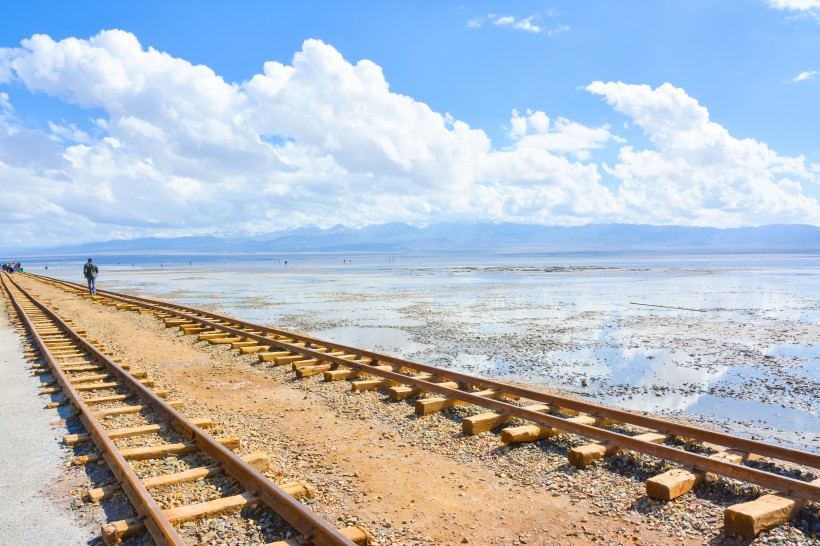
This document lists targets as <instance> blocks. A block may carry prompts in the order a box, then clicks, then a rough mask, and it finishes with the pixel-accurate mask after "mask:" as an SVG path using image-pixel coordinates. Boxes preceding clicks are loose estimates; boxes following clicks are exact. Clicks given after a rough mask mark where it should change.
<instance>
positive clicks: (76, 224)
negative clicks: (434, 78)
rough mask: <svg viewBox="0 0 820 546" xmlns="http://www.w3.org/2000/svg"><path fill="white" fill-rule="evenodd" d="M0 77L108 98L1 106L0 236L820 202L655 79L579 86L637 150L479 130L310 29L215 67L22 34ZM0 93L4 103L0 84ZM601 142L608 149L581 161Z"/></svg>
mask: <svg viewBox="0 0 820 546" xmlns="http://www.w3.org/2000/svg"><path fill="white" fill-rule="evenodd" d="M0 78H5V80H2V81H5V82H6V83H7V84H8V83H9V82H12V81H14V82H15V85H21V86H25V88H27V89H29V90H30V91H32V92H39V93H46V94H49V95H51V96H54V97H59V98H61V99H62V100H63V101H65V102H67V103H70V104H74V105H77V106H78V107H79V108H93V109H95V110H100V111H102V112H103V113H104V115H102V116H99V115H98V114H96V113H95V114H94V115H95V116H97V117H96V119H94V120H92V121H91V122H90V124H89V126H90V128H88V129H86V130H84V129H81V128H78V127H77V126H76V125H73V124H71V123H65V122H55V121H52V122H51V123H50V124H49V131H48V132H44V131H37V130H32V129H27V128H26V127H23V126H21V125H20V124H19V122H17V121H15V120H14V119H12V118H11V117H10V116H5V117H0V185H2V187H3V188H4V199H5V201H4V205H3V206H2V207H0V213H2V212H4V211H6V212H8V211H10V210H13V211H14V212H13V213H10V214H8V215H2V214H0V222H2V223H0V236H2V237H3V238H4V240H5V241H7V242H8V243H9V244H13V243H17V244H34V243H37V242H41V243H42V242H43V241H48V242H50V243H59V242H63V241H74V242H78V241H84V240H101V239H110V238H117V237H133V236H145V235H158V236H170V235H182V234H204V233H215V232H221V233H224V232H232V231H233V232H239V231H246V232H264V231H271V230H275V229H281V228H286V227H293V226H298V225H304V224H308V223H315V224H318V225H320V226H330V225H333V224H336V223H344V224H347V225H365V224H370V223H382V222H385V221H387V220H396V221H406V222H410V223H416V224H422V223H429V222H434V221H459V220H464V221H475V220H497V221H514V222H539V223H546V224H583V223H588V222H612V221H625V222H630V221H631V222H662V223H689V224H703V225H739V224H749V223H760V222H761V220H766V221H783V222H788V221H801V222H815V221H817V220H818V218H820V215H818V211H817V203H815V202H814V200H812V199H808V198H806V197H805V196H804V195H802V193H801V184H802V183H805V182H807V181H817V176H818V173H817V172H816V171H813V170H811V168H808V169H807V168H806V167H805V165H804V160H803V158H784V157H780V156H778V155H777V154H775V153H774V152H773V151H771V150H769V149H768V148H767V147H766V145H765V144H762V143H758V142H755V141H749V140H736V139H733V138H732V137H731V136H730V135H729V134H728V132H727V131H726V130H725V129H724V128H723V127H721V126H719V125H717V124H714V123H713V122H711V121H709V119H708V113H707V112H706V110H705V108H703V107H701V106H699V105H698V104H697V102H696V101H695V100H694V99H692V98H690V97H688V96H687V95H686V94H685V92H684V91H683V90H681V89H676V88H674V87H672V86H669V85H665V86H661V87H660V88H658V89H655V90H652V89H650V88H648V87H645V86H630V85H626V84H615V83H602V82H595V83H593V84H591V85H590V86H589V87H588V88H587V89H588V90H589V91H591V92H593V93H596V94H599V95H602V96H604V97H605V98H606V100H607V101H608V102H609V103H610V104H612V105H613V107H614V108H615V109H616V110H618V111H619V112H621V113H623V114H625V115H627V116H629V117H630V118H632V123H634V124H637V125H639V126H640V127H642V128H643V129H644V131H646V133H647V134H648V135H649V136H650V139H651V141H652V142H653V143H654V145H655V146H656V148H657V149H653V150H636V149H634V147H631V146H628V145H624V140H623V139H622V138H621V137H619V136H618V135H616V134H614V133H613V131H612V129H611V128H610V127H609V126H606V125H603V126H599V127H589V126H585V125H582V124H580V123H577V122H575V121H572V120H569V119H566V118H563V117H561V116H555V117H550V116H549V115H548V114H547V113H546V112H544V111H542V110H529V109H528V110H524V111H523V112H519V111H517V110H513V111H512V116H511V119H510V121H509V130H508V135H509V142H508V143H507V145H506V146H502V147H494V146H493V145H492V143H491V141H490V139H489V137H488V136H487V135H486V133H485V132H484V131H482V130H481V129H477V128H473V127H470V126H469V125H468V124H466V123H464V122H463V121H460V120H457V119H453V118H452V117H451V116H449V115H447V114H441V113H438V112H435V111H433V110H432V109H431V108H430V107H429V106H428V105H426V104H424V103H422V102H419V101H417V100H414V99H413V98H412V97H408V96H406V95H402V94H399V93H395V92H393V91H391V90H390V86H389V84H388V82H387V81H386V79H385V77H384V74H383V72H382V70H381V68H380V67H379V66H378V65H376V64H375V63H373V62H372V61H369V60H360V61H358V62H356V63H351V62H350V61H348V60H346V59H345V58H344V57H343V56H342V55H341V54H340V53H339V52H338V51H337V50H336V49H334V48H333V47H332V46H331V45H329V44H326V43H324V42H321V41H319V40H307V41H305V42H304V44H303V46H302V49H301V50H300V51H298V52H296V53H295V55H294V56H293V58H292V60H291V62H290V63H282V62H275V61H271V62H268V63H266V64H265V65H264V67H263V69H262V71H261V73H259V74H256V75H254V76H253V77H251V78H250V79H249V80H247V81H246V82H242V83H231V82H226V81H224V80H223V78H221V77H220V76H219V75H218V74H216V73H214V72H213V70H211V69H210V68H208V67H206V66H201V65H193V64H191V63H189V62H188V61H185V60H184V59H179V58H175V57H172V56H170V55H168V54H167V53H163V52H160V51H157V50H155V49H153V48H150V47H149V48H147V49H146V48H143V46H142V45H141V44H140V43H139V42H138V41H137V39H136V38H135V37H134V36H133V35H131V34H129V33H127V32H122V31H116V30H114V31H105V32H102V33H100V34H98V35H97V36H94V37H92V38H90V39H87V40H82V39H77V38H68V39H65V40H61V41H55V40H53V39H52V38H50V37H48V36H44V35H36V36H33V37H31V38H30V39H28V40H25V41H23V42H22V44H21V47H19V48H11V49H2V50H0ZM2 81H0V83H2ZM0 106H2V108H3V111H4V112H11V111H12V104H11V102H10V100H9V97H8V95H5V94H0ZM613 144H615V145H618V146H620V147H621V150H620V155H619V161H618V162H617V163H616V164H614V165H599V164H597V163H595V162H592V161H590V157H591V155H592V153H593V152H594V151H596V150H600V149H603V148H605V147H607V146H611V145H613ZM605 177H606V178H607V180H604V178H605ZM612 179H614V180H615V181H616V182H618V183H617V184H615V187H616V189H614V190H613V189H611V187H612V186H613V184H612V183H611V180H612ZM7 188H8V191H6V189H7ZM665 200H668V201H665ZM6 209H8V210H6Z"/></svg>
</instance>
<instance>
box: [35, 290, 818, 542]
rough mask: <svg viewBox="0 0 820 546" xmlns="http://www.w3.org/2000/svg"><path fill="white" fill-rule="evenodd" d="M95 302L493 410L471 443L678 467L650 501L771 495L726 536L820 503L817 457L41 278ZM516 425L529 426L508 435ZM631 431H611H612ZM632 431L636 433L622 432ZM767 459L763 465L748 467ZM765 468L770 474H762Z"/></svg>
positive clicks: (273, 361)
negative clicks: (713, 482)
mask: <svg viewBox="0 0 820 546" xmlns="http://www.w3.org/2000/svg"><path fill="white" fill-rule="evenodd" d="M34 277H35V278H37V279H38V280H40V281H42V282H47V283H49V284H52V285H53V286H56V287H58V288H61V289H63V290H66V291H69V292H72V293H74V294H76V295H79V296H82V297H85V298H90V299H92V300H93V301H95V302H96V303H100V304H105V305H111V306H116V307H117V308H119V309H123V310H131V311H138V312H140V313H146V314H152V315H154V316H156V317H158V318H159V319H161V320H163V321H164V322H165V325H166V326H168V327H177V328H180V329H181V330H182V331H183V332H184V333H185V334H188V335H196V336H197V337H198V339H199V340H201V341H207V342H209V343H212V344H221V345H230V346H231V347H232V348H233V349H235V350H238V351H240V352H241V353H243V354H250V353H256V354H257V355H258V356H257V358H259V360H260V362H265V363H267V364H268V365H271V366H289V367H290V368H291V369H292V370H293V372H294V374H295V375H296V376H297V377H299V378H303V377H310V376H313V375H318V374H322V375H323V377H324V379H325V380H326V381H343V380H344V381H349V382H350V388H351V390H353V391H365V390H374V389H386V391H387V393H388V397H389V398H390V399H391V400H395V401H398V400H407V399H415V411H416V413H417V414H418V415H420V416H423V415H429V414H431V413H435V412H439V411H442V410H445V409H446V408H449V407H452V406H455V405H473V406H477V407H480V408H484V409H486V410H488V411H486V412H484V413H479V414H477V415H472V416H470V417H467V418H464V419H463V420H462V422H461V424H462V431H463V433H464V434H468V435H469V434H477V433H481V432H486V431H490V430H499V434H500V441H501V442H503V443H516V442H527V441H535V440H540V439H545V438H550V437H553V436H556V435H558V434H561V433H572V434H575V435H578V436H581V437H584V438H588V439H589V440H591V442H590V443H589V444H587V445H582V446H579V447H576V448H574V449H572V450H570V451H569V453H568V460H569V462H570V463H571V464H573V465H574V466H576V467H579V468H583V467H585V466H587V465H589V464H591V463H593V462H594V461H596V460H599V459H603V458H606V457H610V456H613V455H615V454H616V453H618V452H620V451H623V450H629V451H634V452H637V453H642V454H645V455H649V456H652V457H656V458H659V459H663V460H666V461H670V462H673V463H676V464H677V465H678V468H676V469H673V470H670V471H668V472H665V473H663V474H660V475H657V476H654V477H652V478H650V479H648V480H647V482H646V493H647V495H648V496H650V497H653V498H656V499H662V500H672V499H675V498H677V497H680V496H682V495H685V494H687V493H688V492H690V491H691V490H692V489H693V488H694V487H695V486H696V485H697V484H698V483H700V482H701V481H704V480H708V479H710V478H713V477H715V476H720V477H725V478H731V479H735V480H739V481H741V482H745V483H750V484H755V485H758V486H760V487H762V488H765V489H768V490H770V491H771V493H770V494H766V495H763V496H761V497H760V498H758V499H756V500H754V501H751V502H747V503H742V504H738V505H735V506H731V507H729V508H727V509H726V510H725V513H724V527H725V530H726V532H727V533H729V534H740V535H743V536H744V537H746V538H752V537H754V536H756V535H757V534H758V533H759V532H761V531H763V530H766V529H771V528H773V527H775V526H777V525H780V524H782V523H784V522H786V521H788V520H789V519H790V518H791V517H793V516H794V515H795V514H797V513H798V512H799V511H800V509H801V508H802V507H804V506H805V505H806V504H807V503H809V502H820V479H813V480H812V479H811V478H810V476H812V475H815V477H816V474H817V472H815V471H816V470H818V469H820V455H818V454H815V453H810V452H805V451H800V450H795V449H790V448H785V447H781V446H773V445H770V444H766V443H764V442H759V441H755V440H749V439H746V438H742V437H738V436H734V435H729V434H725V433H720V432H714V431H709V430H704V429H702V428H699V427H696V426H690V425H684V424H680V423H676V422H672V421H667V420H664V419H659V418H657V417H652V416H648V415H645V414H642V413H638V412H629V411H623V410H618V409H614V408H610V407H607V406H604V405H601V404H595V403H590V402H586V401H580V400H576V399H573V398H567V397H562V396H556V395H552V394H545V393H541V392H537V391H534V390H531V389H526V388H522V387H517V386H510V385H506V384H504V383H500V382H497V381H492V380H488V379H483V378H479V377H473V376H469V375H466V374H461V373H458V372H453V371H450V370H445V369H441V368H436V367H432V366H428V365H424V364H420V363H416V362H411V361H408V360H404V359H400V358H396V357H392V356H388V355H383V354H379V353H375V352H372V351H367V350H362V349H358V348H354V347H348V346H344V345H340V344H337V343H330V342H327V341H323V340H319V339H315V338H312V337H309V336H303V335H297V334H294V333H292V332H287V331H285V330H281V329H276V328H270V327H266V326H260V325H256V324H251V323H248V322H244V321H240V320H237V319H235V318H231V317H226V316H222V315H218V314H215V313H208V312H204V311H201V310H197V309H192V308H189V307H185V306H181V305H176V304H170V303H167V302H160V301H155V300H150V299H147V298H139V297H134V296H126V295H122V294H116V293H113V292H108V291H99V295H97V296H93V297H92V296H90V295H88V294H86V293H85V288H84V287H83V286H82V285H78V284H75V283H69V282H66V281H60V280H56V279H51V278H48V277H40V276H34ZM514 419H520V420H523V421H524V422H526V423H527V424H524V425H519V426H505V425H506V424H508V423H509V422H510V421H513V420H514ZM614 424H617V425H627V427H624V426H620V427H617V428H615V427H611V425H614ZM626 429H629V430H630V431H634V432H630V433H628V434H627V433H624V430H626ZM760 459H765V461H766V462H767V463H768V464H766V465H761V464H755V463H752V462H751V461H756V460H760ZM788 465H798V466H800V467H802V468H804V469H806V470H807V472H804V473H803V474H802V476H803V477H807V476H808V477H809V478H806V479H805V480H801V479H795V478H793V477H790V476H787V475H785V472H783V471H782V469H783V467H784V466H788ZM764 468H765V469H764Z"/></svg>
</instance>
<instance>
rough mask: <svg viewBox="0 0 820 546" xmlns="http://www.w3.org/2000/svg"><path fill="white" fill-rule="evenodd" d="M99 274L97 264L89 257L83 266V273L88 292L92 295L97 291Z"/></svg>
mask: <svg viewBox="0 0 820 546" xmlns="http://www.w3.org/2000/svg"><path fill="white" fill-rule="evenodd" d="M99 274H100V270H99V268H97V264H95V263H94V260H92V259H91V258H89V259H88V262H86V264H85V265H84V266H83V275H84V276H85V278H86V280H87V281H88V293H89V294H91V295H92V296H94V295H95V294H96V293H97V275H99Z"/></svg>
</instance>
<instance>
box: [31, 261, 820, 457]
mask: <svg viewBox="0 0 820 546" xmlns="http://www.w3.org/2000/svg"><path fill="white" fill-rule="evenodd" d="M350 258H351V257H348V256H345V257H341V256H321V255H312V256H297V257H289V258H287V259H288V261H289V263H288V265H287V266H285V265H284V263H283V261H284V260H283V259H281V258H279V259H278V260H279V261H277V259H275V258H268V259H265V260H258V261H252V260H248V259H240V258H237V259H229V260H221V258H220V260H219V261H217V260H213V259H212V258H208V257H194V258H192V259H191V260H190V261H192V262H193V265H181V263H180V265H175V266H170V267H169V266H168V263H165V264H163V266H162V267H158V264H156V263H154V264H151V263H144V262H143V263H141V264H140V263H137V264H136V265H135V266H133V267H131V266H130V265H116V259H115V258H112V259H111V262H112V263H109V264H105V263H101V264H100V265H101V276H100V279H99V281H98V287H100V288H105V289H111V290H115V291H123V292H132V293H140V294H143V295H146V296H159V297H163V298H167V299H171V300H174V301H177V302H179V303H182V304H187V305H192V306H202V305H211V306H214V307H213V308H215V309H218V310H220V311H221V312H224V313H226V314H231V315H235V316H237V317H239V318H242V319H245V320H248V321H251V322H258V323H265V324H271V325H275V326H277V327H281V328H284V329H290V330H298V331H302V332H306V333H308V334H312V335H315V336H317V337H319V338H323V339H327V340H330V341H335V342H338V343H342V344H346V345H354V346H361V347H364V348H368V349H373V350H376V351H380V352H384V353H387V354H392V355H395V356H399V357H404V358H408V359H412V360H416V361H418V362H422V363H428V364H434V365H441V366H446V367H449V368H452V369H456V370H459V371H465V372H467V373H472V374H477V375H483V376H487V377H494V378H502V379H510V380H519V381H527V382H532V383H536V384H542V385H547V386H550V387H555V388H561V389H566V390H570V391H573V392H576V393H580V394H583V395H586V396H590V397H594V398H597V399H599V400H602V401H606V402H611V403H615V404H619V405H622V406H626V407H629V408H635V409H643V410H648V411H658V412H668V413H673V414H676V415H680V414H682V415H691V416H698V417H705V418H708V419H710V420H711V421H713V422H717V423H718V424H720V425H721V426H723V427H724V428H727V429H729V430H733V431H735V432H739V433H745V434H748V435H751V434H752V433H750V432H748V430H749V427H747V424H748V421H745V420H744V417H745V416H747V415H749V414H750V413H751V414H753V415H755V423H756V426H757V425H759V426H760V428H761V430H764V431H766V436H767V438H766V439H768V440H770V441H773V442H781V443H786V444H792V445H800V446H802V447H808V448H810V449H813V450H817V449H818V448H819V447H820V403H818V399H817V394H816V393H817V392H820V388H818V387H820V384H818V382H820V345H818V344H817V340H820V327H818V325H817V319H818V316H820V276H818V271H819V270H818V267H817V266H818V265H820V257H818V256H813V255H800V254H795V255H784V254H779V255H711V254H708V255H707V254H698V255H689V256H674V255H669V254H660V253H647V254H615V253H612V254H565V255H554V254H553V255H518V256H513V255H501V256H469V255H455V256H453V255H451V256H394V257H392V260H390V259H388V258H384V257H373V256H352V264H349V263H347V260H349V259H350ZM163 259H164V258H163ZM209 259H210V260H211V261H207V260H209ZM342 259H344V260H345V264H340V262H341V261H342ZM181 261H182V260H179V262H181ZM186 264H187V260H186ZM69 267H71V266H70V264H68V263H63V264H61V265H60V268H59V269H55V268H54V267H53V266H52V268H50V269H49V270H48V271H47V272H45V271H43V270H42V268H39V269H36V270H34V272H36V273H46V274H50V275H51V276H55V277H59V278H69V279H70V280H75V281H76V280H78V279H77V276H78V275H76V271H75V269H77V268H78V267H80V265H79V264H76V267H72V269H69ZM766 427H769V428H768V429H767V428H766ZM793 432H804V433H808V434H801V435H795V434H792V433H793ZM756 434H757V435H758V436H759V435H760V432H759V431H757V432H756Z"/></svg>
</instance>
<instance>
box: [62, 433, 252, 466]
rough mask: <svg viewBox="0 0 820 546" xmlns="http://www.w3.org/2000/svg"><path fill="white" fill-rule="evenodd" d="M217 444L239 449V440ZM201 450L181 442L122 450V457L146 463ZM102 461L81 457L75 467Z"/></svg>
mask: <svg viewBox="0 0 820 546" xmlns="http://www.w3.org/2000/svg"><path fill="white" fill-rule="evenodd" d="M215 440H216V441H217V442H219V443H220V444H222V445H223V446H225V447H226V448H228V449H230V450H231V451H233V450H235V449H239V443H240V442H239V438H215ZM197 449H199V448H198V447H197V445H196V444H195V443H194V442H180V443H175V444H163V445H158V446H149V447H127V448H124V449H120V455H122V457H123V458H124V459H125V460H126V461H145V460H148V459H162V458H163V457H168V456H169V455H184V454H187V453H191V452H193V451H196V450H197ZM101 459H102V455H100V454H99V453H92V454H89V455H80V456H79V457H75V458H74V464H75V465H84V464H90V463H95V462H97V461H99V460H101Z"/></svg>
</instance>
